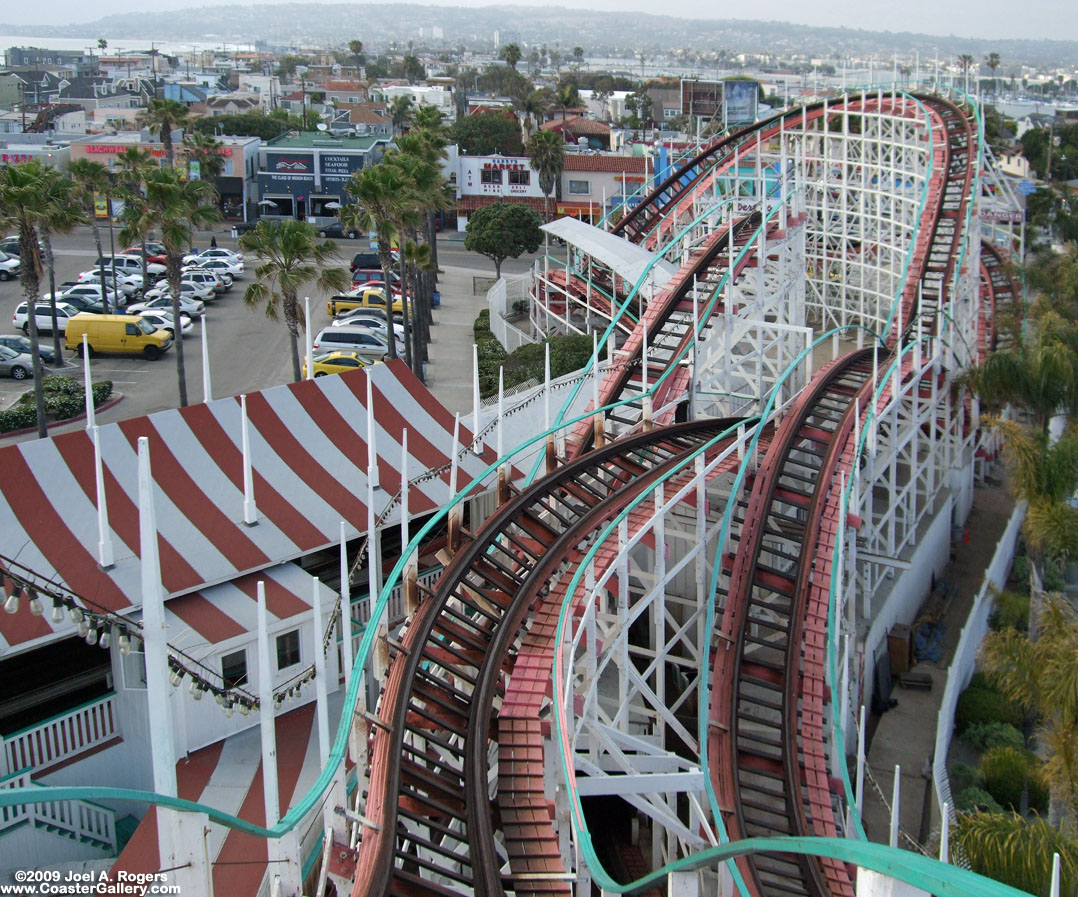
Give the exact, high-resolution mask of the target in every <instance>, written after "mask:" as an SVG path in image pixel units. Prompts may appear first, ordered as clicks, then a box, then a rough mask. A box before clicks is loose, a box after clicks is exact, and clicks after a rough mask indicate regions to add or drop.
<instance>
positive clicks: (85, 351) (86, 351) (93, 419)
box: [82, 333, 97, 430]
mask: <svg viewBox="0 0 1078 897" xmlns="http://www.w3.org/2000/svg"><path fill="white" fill-rule="evenodd" d="M82 385H83V389H84V390H85V391H86V429H87V430H93V428H94V427H96V426H97V416H96V414H95V413H94V390H93V383H92V382H91V381H90V344H89V342H87V337H86V334H85V333H84V334H83V335H82Z"/></svg>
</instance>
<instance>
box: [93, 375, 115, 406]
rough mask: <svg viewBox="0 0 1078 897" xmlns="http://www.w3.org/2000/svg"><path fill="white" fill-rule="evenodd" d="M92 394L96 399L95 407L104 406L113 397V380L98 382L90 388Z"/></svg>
mask: <svg viewBox="0 0 1078 897" xmlns="http://www.w3.org/2000/svg"><path fill="white" fill-rule="evenodd" d="M90 392H91V393H92V394H93V397H94V407H95V408H96V407H97V406H98V405H104V404H105V402H107V401H108V400H109V398H110V397H111V396H112V381H111V380H98V381H97V383H95V384H93V386H91V387H90Z"/></svg>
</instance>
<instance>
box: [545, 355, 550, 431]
mask: <svg viewBox="0 0 1078 897" xmlns="http://www.w3.org/2000/svg"><path fill="white" fill-rule="evenodd" d="M549 429H550V343H549V342H545V343H543V432H546V431H548V430H549Z"/></svg>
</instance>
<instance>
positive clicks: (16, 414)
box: [0, 374, 112, 433]
mask: <svg viewBox="0 0 1078 897" xmlns="http://www.w3.org/2000/svg"><path fill="white" fill-rule="evenodd" d="M41 389H42V392H43V393H44V396H45V414H46V416H47V417H48V418H49V419H50V420H54V421H60V420H70V419H71V418H73V417H78V416H79V415H80V414H82V413H83V411H84V410H85V409H86V396H85V392H84V390H83V385H82V383H81V382H80V381H78V380H76V379H75V378H74V377H65V376H63V375H61V374H54V375H53V376H51V377H46V378H45V379H44V380H43V381H42V383H41ZM90 392H91V394H92V395H93V399H94V407H95V408H97V407H98V406H100V405H102V404H104V403H105V402H107V401H108V400H109V397H110V396H111V395H112V381H111V380H100V381H98V382H97V383H94V384H93V385H92V386H91V387H90ZM36 425H37V412H36V410H35V409H34V392H33V390H30V391H29V392H24V393H23V394H22V395H21V396H19V398H18V401H16V403H15V404H14V405H13V406H12V407H11V408H8V409H7V410H6V411H0V433H10V432H11V431H12V430H25V429H28V428H30V427H34V426H36Z"/></svg>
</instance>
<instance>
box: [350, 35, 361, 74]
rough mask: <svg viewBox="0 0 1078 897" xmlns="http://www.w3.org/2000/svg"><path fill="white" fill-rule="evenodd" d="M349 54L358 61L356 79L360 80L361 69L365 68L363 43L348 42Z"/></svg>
mask: <svg viewBox="0 0 1078 897" xmlns="http://www.w3.org/2000/svg"><path fill="white" fill-rule="evenodd" d="M348 52H349V53H351V54H352V56H353V57H354V58H355V60H356V77H357V78H358V77H359V72H360V69H361V68H362V66H363V41H361V40H350V41H349V42H348Z"/></svg>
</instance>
